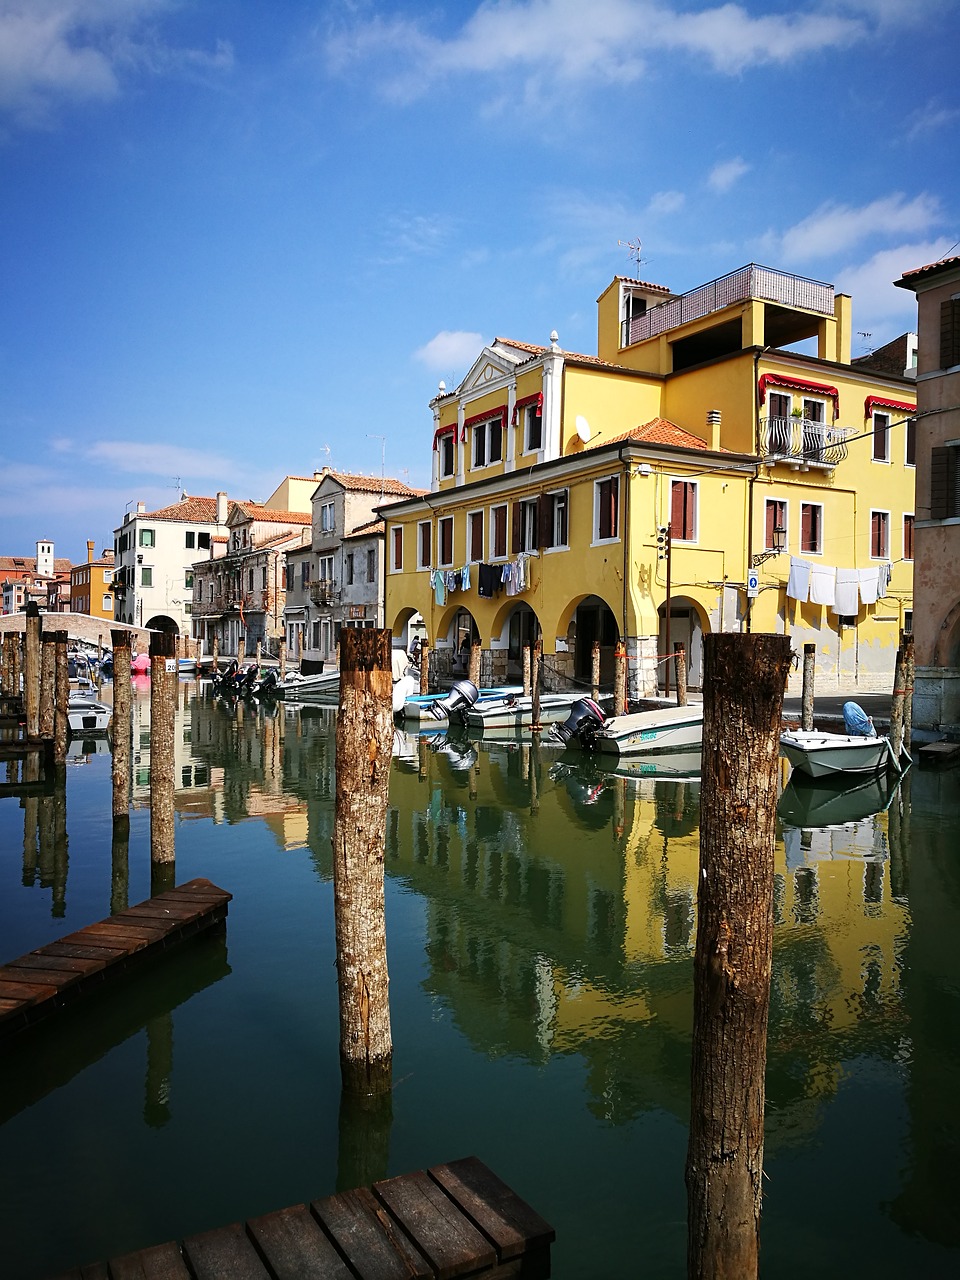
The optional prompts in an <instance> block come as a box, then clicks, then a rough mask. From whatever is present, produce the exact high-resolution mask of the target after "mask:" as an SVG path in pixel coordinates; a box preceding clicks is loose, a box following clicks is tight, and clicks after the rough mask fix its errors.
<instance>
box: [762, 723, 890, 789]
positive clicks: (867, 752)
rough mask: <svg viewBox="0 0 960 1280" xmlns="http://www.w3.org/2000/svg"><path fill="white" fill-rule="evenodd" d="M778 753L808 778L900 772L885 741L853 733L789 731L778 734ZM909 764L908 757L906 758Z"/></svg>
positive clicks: (811, 730)
mask: <svg viewBox="0 0 960 1280" xmlns="http://www.w3.org/2000/svg"><path fill="white" fill-rule="evenodd" d="M780 752H781V755H783V756H785V757H786V758H787V759H788V760H789V761H790V763H791V764H792V765H793V767H794V769H797V770H799V771H800V772H801V773H805V774H807V775H808V776H809V777H811V778H829V777H834V776H836V775H838V774H846V773H849V774H858V773H867V774H870V773H882V772H884V771H885V770H887V769H892V770H893V771H894V772H895V773H901V772H902V766H901V764H900V763H898V762H897V760H896V759H895V758H894V754H893V747H891V745H890V740H889V738H885V737H883V736H882V735H877V736H873V737H867V736H865V735H863V734H853V733H822V732H821V731H820V730H818V729H789V730H787V731H786V732H785V733H782V734H781V735H780ZM906 759H907V761H909V756H907V757H906Z"/></svg>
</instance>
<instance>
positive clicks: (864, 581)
mask: <svg viewBox="0 0 960 1280" xmlns="http://www.w3.org/2000/svg"><path fill="white" fill-rule="evenodd" d="M858 577H859V579H860V599H861V600H862V601H863V603H864V604H876V603H877V595H878V591H879V587H880V566H879V565H878V564H875V565H871V566H870V567H869V568H868V569H861V570H860V571H859V574H858Z"/></svg>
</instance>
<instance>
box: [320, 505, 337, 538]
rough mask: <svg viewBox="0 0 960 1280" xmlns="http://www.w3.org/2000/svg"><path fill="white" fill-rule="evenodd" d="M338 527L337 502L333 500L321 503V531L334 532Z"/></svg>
mask: <svg viewBox="0 0 960 1280" xmlns="http://www.w3.org/2000/svg"><path fill="white" fill-rule="evenodd" d="M336 527H337V504H336V503H335V502H333V501H330V502H323V503H321V504H320V532H321V533H333V531H334V529H335V528H336Z"/></svg>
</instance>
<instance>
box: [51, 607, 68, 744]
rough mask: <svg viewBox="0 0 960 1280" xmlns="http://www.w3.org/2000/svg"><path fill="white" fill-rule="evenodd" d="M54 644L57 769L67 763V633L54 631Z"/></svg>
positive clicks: (54, 708) (54, 720) (54, 731)
mask: <svg viewBox="0 0 960 1280" xmlns="http://www.w3.org/2000/svg"><path fill="white" fill-rule="evenodd" d="M53 643H54V670H55V672H56V675H55V679H54V694H53V762H54V764H55V765H56V766H57V768H58V769H59V768H63V767H64V766H65V765H66V763H67V738H68V737H69V734H70V724H69V721H68V720H67V707H68V705H69V702H70V669H69V667H68V665H67V633H66V632H65V631H55V632H54V633H53Z"/></svg>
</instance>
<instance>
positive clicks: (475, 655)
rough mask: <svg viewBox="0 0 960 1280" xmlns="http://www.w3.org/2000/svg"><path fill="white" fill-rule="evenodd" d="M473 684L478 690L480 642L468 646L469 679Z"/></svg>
mask: <svg viewBox="0 0 960 1280" xmlns="http://www.w3.org/2000/svg"><path fill="white" fill-rule="evenodd" d="M469 678H470V679H471V680H472V681H473V683H474V684H475V685H476V686H477V688H478V689H479V688H480V642H479V640H478V641H477V642H476V644H472V645H471V646H470V677H469Z"/></svg>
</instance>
